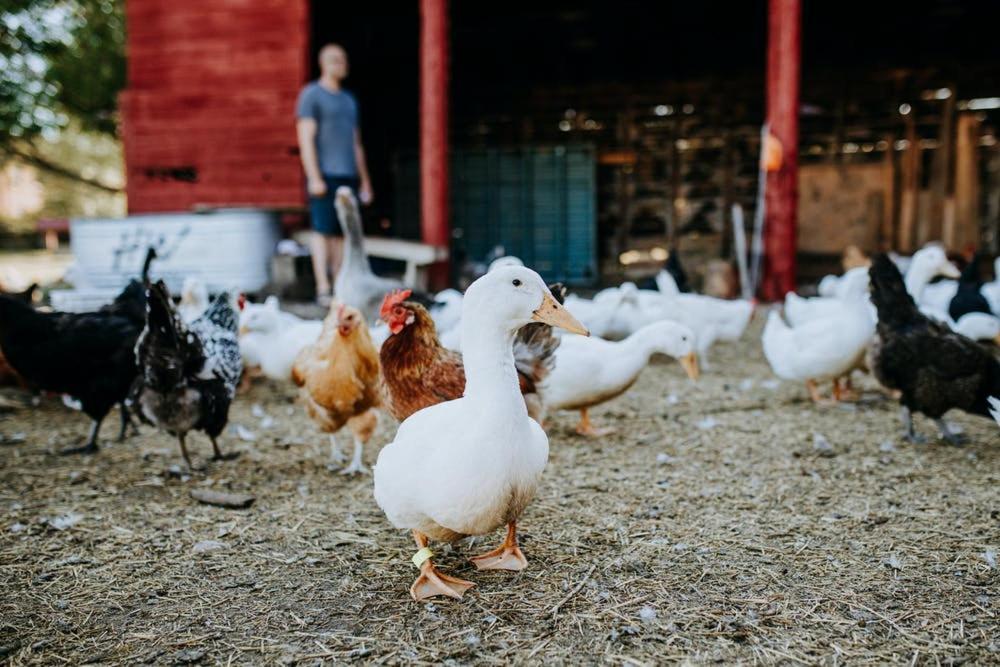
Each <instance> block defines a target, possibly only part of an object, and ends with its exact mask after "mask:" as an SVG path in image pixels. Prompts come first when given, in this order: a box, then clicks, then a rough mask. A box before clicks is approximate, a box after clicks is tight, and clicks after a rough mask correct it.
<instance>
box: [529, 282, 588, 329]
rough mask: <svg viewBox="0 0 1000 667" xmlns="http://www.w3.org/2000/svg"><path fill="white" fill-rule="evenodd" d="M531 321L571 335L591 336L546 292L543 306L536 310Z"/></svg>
mask: <svg viewBox="0 0 1000 667" xmlns="http://www.w3.org/2000/svg"><path fill="white" fill-rule="evenodd" d="M531 319H533V320H535V321H536V322H544V323H545V324H551V325H552V326H554V327H559V328H561V329H565V330H566V331H569V332H570V333H575V334H580V335H581V336H589V335H590V332H589V331H587V327H585V326H583V325H582V324H580V322H579V320H577V319H576V318H575V317H573V315H572V314H570V312H569V311H568V310H566V309H565V308H564V307H563V306H562V304H560V303H559V302H558V301H556V300H555V298H553V296H552V294H551V293H549V292H546V293H545V296H543V297H542V305H540V306H539V307H538V309H537V310H535V312H534V314H533V315H532V316H531Z"/></svg>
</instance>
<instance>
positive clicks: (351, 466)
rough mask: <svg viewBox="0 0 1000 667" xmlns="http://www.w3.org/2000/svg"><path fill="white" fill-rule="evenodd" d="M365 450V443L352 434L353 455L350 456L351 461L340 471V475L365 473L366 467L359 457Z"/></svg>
mask: <svg viewBox="0 0 1000 667" xmlns="http://www.w3.org/2000/svg"><path fill="white" fill-rule="evenodd" d="M364 451H365V443H363V442H361V438H359V437H358V436H356V435H355V436H354V455H353V456H351V462H350V463H348V464H347V467H346V468H344V469H343V470H341V471H340V474H341V475H353V474H355V473H362V474H363V473H366V472H368V468H366V467H365V464H364V463H363V462H362V460H361V457H362V455H363V454H364Z"/></svg>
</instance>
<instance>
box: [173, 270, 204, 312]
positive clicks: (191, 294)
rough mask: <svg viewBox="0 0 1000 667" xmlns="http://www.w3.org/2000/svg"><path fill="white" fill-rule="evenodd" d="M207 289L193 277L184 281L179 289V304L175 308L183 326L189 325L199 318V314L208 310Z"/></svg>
mask: <svg viewBox="0 0 1000 667" xmlns="http://www.w3.org/2000/svg"><path fill="white" fill-rule="evenodd" d="M208 304H209V298H208V287H206V286H205V283H203V282H201V281H200V280H198V279H197V278H195V277H194V276H188V277H187V278H185V279H184V286H183V287H182V288H181V302H180V304H179V305H178V306H177V312H178V314H180V316H181V319H182V320H183V321H184V323H185V324H191V323H192V322H194V321H195V320H196V319H198V318H199V317H201V314H202V313H204V312H205V310H206V309H207V308H208Z"/></svg>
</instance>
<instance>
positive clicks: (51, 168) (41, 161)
mask: <svg viewBox="0 0 1000 667" xmlns="http://www.w3.org/2000/svg"><path fill="white" fill-rule="evenodd" d="M0 150H3V151H5V152H7V153H10V154H11V155H14V156H16V157H18V158H20V159H21V160H23V161H25V162H27V163H28V164H30V165H32V166H34V167H38V168H39V169H42V170H44V171H47V172H49V173H52V174H56V175H57V176H62V177H63V178H68V179H70V180H72V181H76V182H77V183H83V184H84V185H89V186H90V187H92V188H97V189H98V190H104V191H105V192H110V193H112V194H118V193H120V192H122V191H123V189H122V188H120V187H117V186H114V185H108V184H107V183H104V182H102V181H99V180H97V179H95V178H87V177H86V176H84V175H83V174H80V173H78V172H75V171H73V170H72V169H69V168H67V167H64V166H62V165H60V164H56V163H55V162H53V161H51V160H49V159H48V158H45V157H42V156H41V155H38V154H37V153H34V152H27V151H22V150H20V149H19V148H16V147H14V146H11V145H7V146H4V147H3V148H2V149H0Z"/></svg>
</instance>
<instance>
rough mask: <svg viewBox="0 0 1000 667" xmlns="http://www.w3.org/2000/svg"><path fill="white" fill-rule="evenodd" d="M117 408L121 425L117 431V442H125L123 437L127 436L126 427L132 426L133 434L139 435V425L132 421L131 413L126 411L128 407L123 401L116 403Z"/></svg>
mask: <svg viewBox="0 0 1000 667" xmlns="http://www.w3.org/2000/svg"><path fill="white" fill-rule="evenodd" d="M118 409H119V410H120V412H121V419H122V426H121V430H119V431H118V442H125V438H127V437H128V427H129V426H131V427H132V432H133V433H134V434H135V435H139V427H138V426H136V425H135V422H134V421H132V413H130V412H129V411H128V407H127V406H126V405H125V403H124V401H123V402H121V403H119V404H118Z"/></svg>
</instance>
